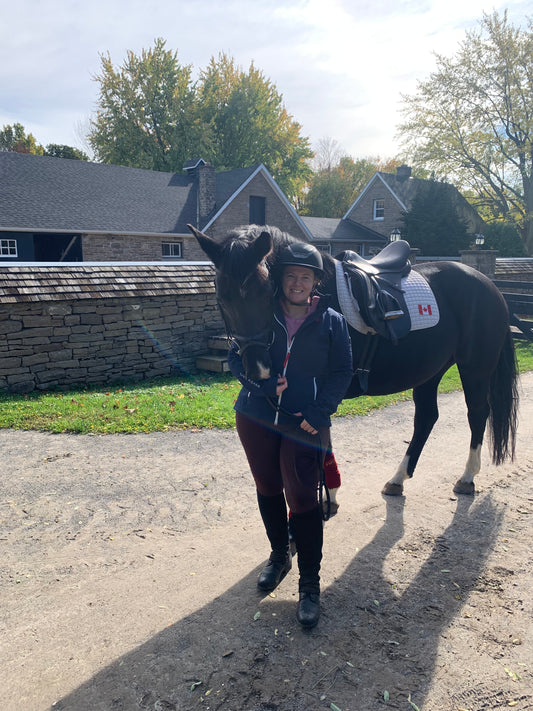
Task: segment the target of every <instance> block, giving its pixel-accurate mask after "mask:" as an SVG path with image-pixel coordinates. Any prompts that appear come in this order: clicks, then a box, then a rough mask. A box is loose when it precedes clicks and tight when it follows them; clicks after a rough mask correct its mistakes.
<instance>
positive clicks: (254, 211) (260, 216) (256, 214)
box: [250, 195, 266, 225]
mask: <svg viewBox="0 0 533 711" xmlns="http://www.w3.org/2000/svg"><path fill="white" fill-rule="evenodd" d="M250 224H251V225H265V224H266V198H264V197H259V196H258V195H250Z"/></svg>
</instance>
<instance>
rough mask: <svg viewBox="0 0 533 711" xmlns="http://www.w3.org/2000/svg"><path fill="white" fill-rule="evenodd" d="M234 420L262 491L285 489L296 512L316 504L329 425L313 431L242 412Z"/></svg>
mask: <svg viewBox="0 0 533 711" xmlns="http://www.w3.org/2000/svg"><path fill="white" fill-rule="evenodd" d="M235 422H236V425H237V432H238V434H239V438H240V440H241V444H242V446H243V448H244V451H245V453H246V457H247V458H248V464H249V465H250V469H251V471H252V475H253V477H254V480H255V485H256V487H257V490H258V491H259V493H260V494H262V495H263V496H276V495H277V494H280V493H281V492H282V491H285V498H286V500H287V504H288V506H289V508H290V510H291V511H292V512H293V513H305V512H306V511H311V510H312V509H314V508H316V506H317V503H318V487H319V483H320V472H321V470H322V467H323V464H324V456H325V452H326V448H327V446H328V444H329V441H330V428H329V427H322V428H320V430H319V432H318V434H317V435H311V434H309V433H308V432H305V431H304V430H302V429H301V427H299V426H292V427H288V426H274V425H266V424H264V423H262V422H259V421H257V420H253V419H250V418H249V417H246V416H245V415H242V414H241V413H239V412H237V413H236V417H235Z"/></svg>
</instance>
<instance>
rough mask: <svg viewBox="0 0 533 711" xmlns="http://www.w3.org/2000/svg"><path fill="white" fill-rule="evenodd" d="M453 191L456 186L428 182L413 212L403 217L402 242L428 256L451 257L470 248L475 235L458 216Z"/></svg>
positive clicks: (413, 207)
mask: <svg viewBox="0 0 533 711" xmlns="http://www.w3.org/2000/svg"><path fill="white" fill-rule="evenodd" d="M452 190H453V188H452V186H451V185H446V184H445V183H440V182H437V181H435V180H427V181H424V182H423V183H421V184H420V187H419V189H418V191H417V193H416V195H415V197H414V198H413V202H412V203H411V208H410V210H409V211H408V212H404V213H403V215H402V222H403V227H402V230H401V233H402V239H406V240H407V241H408V242H409V244H410V245H411V247H416V248H418V249H420V251H421V252H422V254H423V255H425V256H433V257H438V256H450V257H451V256H455V255H457V254H459V250H461V249H467V248H468V247H469V245H470V242H471V239H472V235H469V234H468V232H467V226H466V223H465V222H464V221H463V220H462V219H461V218H460V217H459V215H458V213H457V209H456V206H455V203H454V201H453V199H452Z"/></svg>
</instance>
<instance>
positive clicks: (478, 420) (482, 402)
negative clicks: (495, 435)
mask: <svg viewBox="0 0 533 711" xmlns="http://www.w3.org/2000/svg"><path fill="white" fill-rule="evenodd" d="M459 373H460V375H461V381H462V384H463V391H464V396H465V401H466V407H467V410H468V424H469V425H470V432H471V438H470V451H469V453H468V459H467V461H466V466H465V470H464V473H463V476H462V477H461V478H460V479H459V480H458V481H457V483H456V484H455V486H454V487H453V490H454V492H455V493H456V494H470V495H472V494H474V493H475V487H474V477H475V475H476V474H477V473H478V472H479V470H480V469H481V446H482V444H483V436H484V434H485V427H486V424H487V419H488V416H489V413H490V407H489V401H488V393H489V379H488V378H486V377H483V378H481V377H479V376H478V375H477V374H476V375H472V374H471V373H470V374H469V373H467V372H466V370H465V369H464V368H461V367H459Z"/></svg>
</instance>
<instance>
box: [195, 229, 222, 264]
mask: <svg viewBox="0 0 533 711" xmlns="http://www.w3.org/2000/svg"><path fill="white" fill-rule="evenodd" d="M187 227H188V228H189V229H190V231H191V232H192V233H193V235H194V236H195V237H196V239H197V240H198V244H199V245H200V247H201V248H202V250H203V251H204V252H205V253H206V254H207V256H208V257H209V259H210V260H211V261H212V262H213V264H214V265H215V267H216V266H218V263H219V261H220V253H221V251H222V248H221V246H220V244H219V243H218V242H217V241H216V240H214V239H213V238H212V237H208V236H207V235H206V234H204V233H203V232H200V230H197V229H196V227H194V226H193V225H187Z"/></svg>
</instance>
